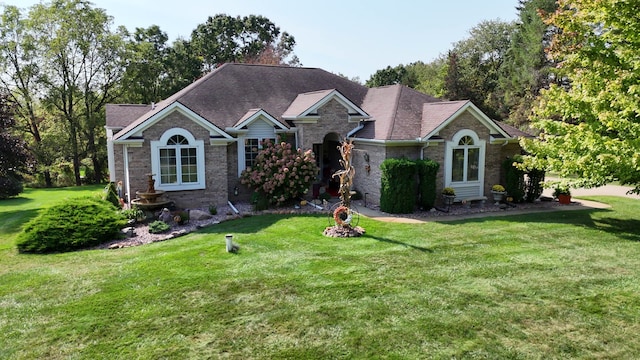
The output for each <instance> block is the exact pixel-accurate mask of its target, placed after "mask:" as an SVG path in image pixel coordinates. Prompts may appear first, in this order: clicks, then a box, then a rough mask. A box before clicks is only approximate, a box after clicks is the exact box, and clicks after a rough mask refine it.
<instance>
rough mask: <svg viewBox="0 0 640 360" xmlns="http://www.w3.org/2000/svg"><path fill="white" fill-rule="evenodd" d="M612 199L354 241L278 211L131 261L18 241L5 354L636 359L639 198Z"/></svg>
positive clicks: (0, 291)
mask: <svg viewBox="0 0 640 360" xmlns="http://www.w3.org/2000/svg"><path fill="white" fill-rule="evenodd" d="M598 199H599V200H601V201H606V202H608V203H610V204H611V205H612V208H611V209H606V210H585V211H582V210H581V211H562V212H549V213H538V214H531V215H521V216H508V217H496V218H484V219H473V220H466V221H457V222H429V223H425V224H419V225H415V224H397V223H382V222H378V221H374V220H370V219H361V221H360V225H361V226H363V227H364V228H365V229H366V230H367V233H366V234H365V235H364V236H363V237H361V238H351V239H338V238H326V237H324V236H322V230H323V229H324V227H325V226H326V225H327V217H326V216H299V217H288V216H286V215H264V216H255V217H248V218H244V219H241V220H234V221H228V222H224V223H222V224H219V225H214V226H211V227H209V228H206V229H203V230H201V231H199V232H197V233H192V234H190V235H187V236H185V237H181V238H178V239H174V240H170V241H166V242H161V243H154V244H151V245H145V246H140V247H135V248H127V249H121V250H92V251H81V252H76V253H66V254H56V255H45V256H43V255H20V254H17V252H16V250H15V246H13V247H11V246H5V245H4V244H5V243H6V242H3V243H2V244H3V246H2V247H0V264H1V266H0V284H2V286H0V304H1V306H0V334H1V335H0V358H8V359H32V358H47V359H61V358H74V359H75V358H77V359H96V358H108V359H113V358H122V359H129V358H136V359H158V358H171V359H185V358H237V359H247V358H263V359H273V358H290V359H335V358H361V359H370V358H398V359H400V358H402V359H415V358H447V359H448V358H492V359H493V358H522V359H547V358H633V357H635V356H636V354H638V353H640V340H638V339H637V334H638V333H640V282H639V281H638V274H640V248H639V246H640V232H638V230H637V229H639V228H640V221H639V220H636V219H637V214H638V212H640V202H638V201H637V200H631V199H622V198H613V197H601V198H598ZM0 206H1V204H0ZM2 209H3V208H2V207H0V210H2ZM0 216H4V214H3V213H2V212H0ZM227 233H231V234H233V235H234V241H235V242H236V243H238V244H239V245H240V247H241V248H240V252H239V254H229V253H227V252H226V251H225V234H227ZM3 241H4V240H3Z"/></svg>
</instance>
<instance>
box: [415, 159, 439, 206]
mask: <svg viewBox="0 0 640 360" xmlns="http://www.w3.org/2000/svg"><path fill="white" fill-rule="evenodd" d="M438 169H440V164H438V163H437V162H435V161H433V160H429V159H424V160H416V170H417V172H418V206H420V207H421V208H422V209H425V210H428V209H431V208H433V206H434V205H435V202H436V176H437V175H438Z"/></svg>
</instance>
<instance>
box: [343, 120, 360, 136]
mask: <svg viewBox="0 0 640 360" xmlns="http://www.w3.org/2000/svg"><path fill="white" fill-rule="evenodd" d="M363 128H364V121H362V120H361V121H360V122H359V123H358V126H356V127H355V128H353V129H351V131H349V132H348V133H347V139H348V138H350V137H352V136H353V135H354V134H355V133H357V132H358V131H360V130H362V129H363Z"/></svg>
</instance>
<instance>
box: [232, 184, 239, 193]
mask: <svg viewBox="0 0 640 360" xmlns="http://www.w3.org/2000/svg"><path fill="white" fill-rule="evenodd" d="M233 195H235V196H238V185H236V186H235V187H234V188H233Z"/></svg>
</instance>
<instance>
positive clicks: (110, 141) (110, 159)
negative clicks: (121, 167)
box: [105, 126, 116, 182]
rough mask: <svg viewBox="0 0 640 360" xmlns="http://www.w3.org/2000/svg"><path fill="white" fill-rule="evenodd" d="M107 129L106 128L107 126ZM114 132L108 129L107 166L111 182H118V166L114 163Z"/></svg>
mask: <svg viewBox="0 0 640 360" xmlns="http://www.w3.org/2000/svg"><path fill="white" fill-rule="evenodd" d="M105 127H106V126H105ZM114 158H115V151H114V149H113V130H112V129H109V128H107V164H109V181H110V182H116V164H115V162H114Z"/></svg>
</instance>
